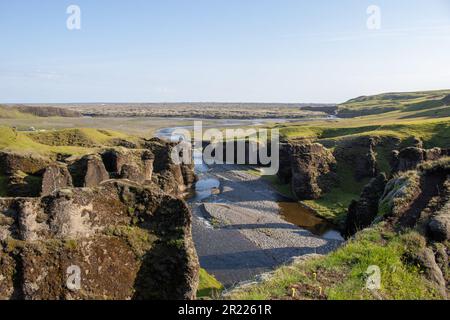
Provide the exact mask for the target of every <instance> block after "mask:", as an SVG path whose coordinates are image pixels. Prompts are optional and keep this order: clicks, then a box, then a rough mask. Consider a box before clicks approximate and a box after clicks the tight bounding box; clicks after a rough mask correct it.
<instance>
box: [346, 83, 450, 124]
mask: <svg viewBox="0 0 450 320" xmlns="http://www.w3.org/2000/svg"><path fill="white" fill-rule="evenodd" d="M393 111H397V112H405V113H406V112H412V111H422V115H421V116H424V115H427V116H429V117H433V114H435V115H436V116H435V117H443V116H449V115H450V90H439V91H420V92H400V93H384V94H379V95H374V96H361V97H358V98H355V99H351V100H349V101H347V102H345V103H343V104H341V105H339V107H338V115H339V117H341V118H354V117H361V116H368V115H375V114H381V113H387V112H393ZM425 113H427V114H425ZM418 114H420V113H418Z"/></svg>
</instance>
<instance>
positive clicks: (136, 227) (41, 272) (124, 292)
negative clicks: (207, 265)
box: [0, 180, 199, 300]
mask: <svg viewBox="0 0 450 320" xmlns="http://www.w3.org/2000/svg"><path fill="white" fill-rule="evenodd" d="M0 235H2V238H3V241H2V242H1V243H2V244H1V245H0V275H1V277H0V289H1V290H0V298H1V299H11V298H14V299H44V300H47V299H193V298H195V294H196V289H197V285H198V272H199V265H198V259H197V256H196V253H195V249H194V246H193V242H192V237H191V213H190V210H189V208H188V207H187V205H186V203H185V202H184V201H183V200H181V199H177V198H175V197H172V196H170V195H167V194H165V193H164V192H162V191H161V190H160V189H159V188H158V187H157V186H155V185H148V186H146V187H142V186H140V185H139V184H135V183H132V182H125V181H119V180H111V181H109V182H106V183H104V184H103V185H102V186H97V187H93V188H83V189H77V188H75V189H61V190H59V191H56V192H54V193H52V194H51V195H49V196H46V197H40V198H16V199H9V200H1V201H0ZM161 284H164V285H161Z"/></svg>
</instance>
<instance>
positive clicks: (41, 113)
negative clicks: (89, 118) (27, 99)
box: [0, 105, 82, 119]
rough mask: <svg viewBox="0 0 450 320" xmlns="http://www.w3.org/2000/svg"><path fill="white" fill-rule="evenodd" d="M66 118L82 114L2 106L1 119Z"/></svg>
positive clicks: (58, 109)
mask: <svg viewBox="0 0 450 320" xmlns="http://www.w3.org/2000/svg"><path fill="white" fill-rule="evenodd" d="M30 116H35V117H65V118H76V117H81V116H82V114H81V113H80V112H78V111H75V110H70V109H66V108H60V107H53V106H52V107H49V106H48V107H47V106H27V105H13V106H0V118H8V119H9V118H16V119H17V118H19V119H20V118H29V117H30Z"/></svg>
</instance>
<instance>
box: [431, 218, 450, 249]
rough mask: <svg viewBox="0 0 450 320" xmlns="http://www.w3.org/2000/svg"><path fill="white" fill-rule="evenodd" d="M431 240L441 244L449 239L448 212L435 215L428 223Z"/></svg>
mask: <svg viewBox="0 0 450 320" xmlns="http://www.w3.org/2000/svg"><path fill="white" fill-rule="evenodd" d="M428 234H429V236H430V238H431V239H433V240H435V241H439V242H443V241H446V240H449V239H450V211H448V212H445V213H441V214H438V215H436V216H435V217H433V218H431V219H430V222H429V223H428Z"/></svg>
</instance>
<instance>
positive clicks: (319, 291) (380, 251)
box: [230, 226, 441, 300]
mask: <svg viewBox="0 0 450 320" xmlns="http://www.w3.org/2000/svg"><path fill="white" fill-rule="evenodd" d="M421 246H423V241H422V240H421V237H420V236H419V235H418V234H416V233H415V232H408V233H405V234H401V235H396V234H394V233H391V232H388V231H384V230H383V227H382V226H377V227H374V228H372V229H368V230H365V231H363V232H360V233H359V234H358V235H357V236H356V237H355V239H353V240H351V241H349V242H347V243H346V244H345V245H344V246H343V247H341V248H340V249H338V250H337V251H335V252H333V253H331V254H329V255H327V256H325V257H321V258H315V259H312V260H308V261H306V262H303V263H298V264H294V265H290V266H285V267H281V268H280V269H278V270H276V271H275V273H274V275H273V277H271V278H270V279H269V280H266V281H264V282H262V283H260V284H257V285H254V286H251V287H248V288H245V289H240V290H235V291H233V292H232V293H231V295H230V298H232V299H244V300H267V299H329V300H355V299H356V300H359V299H369V300H371V299H374V300H377V299H396V300H409V299H440V298H441V297H440V295H439V293H438V292H437V291H436V289H435V288H434V287H433V286H432V285H431V283H430V282H428V280H426V279H425V278H424V276H423V270H420V268H419V267H418V266H416V265H410V264H408V263H407V262H406V259H405V258H404V256H405V254H407V253H408V252H409V251H410V250H417V249H418V248H420V247H421ZM370 266H377V267H379V268H380V271H381V288H380V289H379V290H375V291H371V290H368V289H366V281H367V278H368V274H367V271H368V269H369V267H370Z"/></svg>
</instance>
